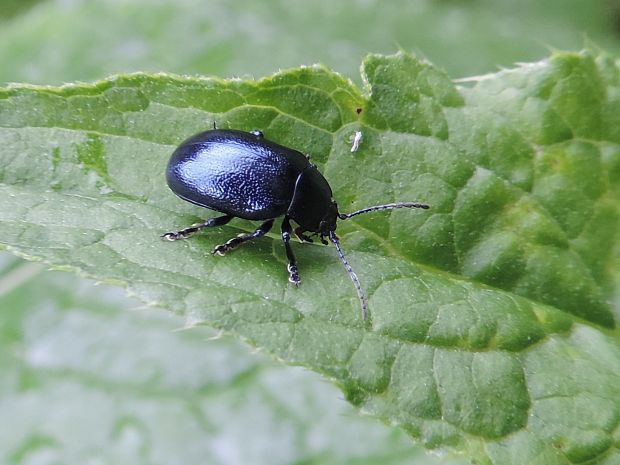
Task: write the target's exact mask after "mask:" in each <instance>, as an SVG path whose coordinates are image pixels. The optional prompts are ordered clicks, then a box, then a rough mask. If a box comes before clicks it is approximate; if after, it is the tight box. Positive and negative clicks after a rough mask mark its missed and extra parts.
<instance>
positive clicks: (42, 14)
mask: <svg viewBox="0 0 620 465" xmlns="http://www.w3.org/2000/svg"><path fill="white" fill-rule="evenodd" d="M567 3H570V5H568V4H567ZM31 4H32V5H31ZM204 5H205V3H204V2H198V1H179V2H174V3H173V2H163V1H162V2H148V6H147V2H141V1H131V2H130V1H106V2H86V1H84V2H79V1H72V2H67V1H65V2H61V1H58V2H54V1H43V2H38V3H36V4H34V2H29V3H27V4H26V3H23V2H13V3H10V2H7V3H5V4H3V7H4V8H5V12H4V16H3V18H4V19H3V20H2V22H1V23H0V63H2V67H0V80H1V81H25V82H37V83H44V84H53V83H59V82H64V81H74V80H92V79H97V78H100V77H103V76H105V75H107V74H110V73H114V72H121V71H122V72H126V71H134V70H136V71H137V70H140V71H160V70H162V71H171V72H178V73H203V74H213V75H219V76H223V77H225V76H229V75H241V76H247V75H253V76H257V77H259V76H261V75H263V74H270V73H271V72H273V71H275V70H277V69H278V68H282V67H288V66H296V65H299V64H307V63H312V62H315V61H321V62H323V63H325V64H327V65H329V66H331V67H333V68H334V69H336V70H338V71H341V72H343V73H345V74H346V75H348V76H350V77H351V78H352V79H354V80H359V73H358V71H357V68H358V66H359V63H360V61H361V58H362V56H363V55H365V54H366V53H367V52H368V51H376V52H392V51H393V50H394V49H395V48H396V47H397V46H399V47H402V48H404V49H407V50H412V49H413V50H416V51H419V52H420V53H421V54H423V55H425V56H427V57H428V58H430V59H431V60H432V61H434V62H435V63H437V64H439V65H441V66H444V67H445V68H446V69H447V70H448V71H449V73H450V75H451V76H452V77H455V78H456V77H463V76H466V75H469V74H483V73H486V72H490V71H493V70H494V69H495V67H496V66H497V65H504V66H509V65H511V63H512V62H513V61H515V60H518V61H528V60H533V59H536V58H539V57H542V56H545V55H546V54H547V49H546V45H549V46H554V47H558V48H576V47H580V46H581V44H582V41H583V36H582V35H581V33H582V32H584V31H585V32H587V34H588V36H589V37H591V38H592V39H594V40H595V41H596V42H598V43H600V44H604V45H605V46H606V47H607V48H609V49H612V50H616V52H617V51H619V50H620V49H619V48H618V45H617V41H616V38H615V32H614V26H615V20H614V15H615V13H616V10H615V7H614V5H613V4H612V3H610V2H581V1H571V2H566V1H556V2H534V1H531V2H526V1H524V2H519V3H518V4H516V3H515V2H509V1H505V2H483V1H467V2H466V1H462V2H458V1H434V2H430V1H429V2H402V4H399V2H390V3H389V4H388V5H385V4H382V2H371V1H367V2H361V1H360V2H338V3H337V4H334V2H312V4H310V5H308V2H284V1H282V2H275V1H274V2H271V3H270V4H269V5H268V4H266V3H261V4H260V6H259V4H256V3H255V2H249V1H248V2H243V1H241V2H235V3H234V4H233V5H230V2H209V5H208V8H207V7H205V6H204ZM386 31H390V34H386ZM437 31H441V33H440V34H438V33H437ZM38 271H39V270H38V269H37V268H36V265H32V264H24V263H21V262H18V261H15V260H14V259H11V258H5V259H4V262H3V267H2V278H1V280H0V298H1V299H2V300H1V301H0V308H1V309H3V312H2V313H0V322H1V329H2V335H1V336H0V341H2V345H3V349H5V348H6V350H3V351H2V352H3V357H2V364H3V370H2V371H3V376H2V379H1V380H0V389H2V390H3V391H2V392H3V395H2V397H3V398H4V399H5V403H4V406H5V408H4V409H3V412H6V415H4V416H3V418H4V419H5V420H0V431H4V432H5V433H7V434H0V438H3V439H0V441H3V440H4V441H6V444H4V445H3V446H4V447H1V448H0V449H1V450H3V451H9V452H8V454H7V455H6V457H5V458H6V461H7V462H8V463H29V462H30V461H36V460H38V461H41V463H53V462H54V461H57V462H64V463H83V462H84V461H85V460H86V459H89V458H91V459H92V458H94V457H95V458H99V459H101V460H103V461H107V462H109V463H115V462H116V463H118V462H119V461H121V459H125V460H127V459H131V461H132V462H133V463H153V462H154V463H175V462H174V460H177V461H178V463H198V460H199V459H197V457H200V459H203V458H204V457H205V456H207V457H212V460H213V461H212V462H211V463H261V460H264V459H265V455H266V452H265V451H269V454H270V455H269V462H262V463H291V462H299V463H302V462H303V463H329V461H333V463H347V461H349V462H350V463H411V460H412V458H413V457H415V456H416V455H417V454H418V452H417V451H415V450H413V449H412V448H411V447H410V444H409V442H408V440H407V439H406V438H403V435H402V433H400V432H399V431H396V430H390V429H389V428H387V427H381V426H380V425H377V424H375V423H373V422H370V421H366V420H359V419H357V417H356V416H355V414H353V413H351V411H350V410H348V408H347V406H346V405H345V404H344V403H343V402H334V399H337V398H338V393H337V391H336V390H335V389H333V388H332V387H331V386H329V385H327V384H326V383H323V382H321V381H319V380H318V379H317V377H316V376H314V375H313V374H310V373H307V372H304V371H302V370H295V369H291V368H286V369H283V368H280V367H277V366H274V365H273V364H272V363H271V362H269V361H267V360H264V359H263V358H260V357H256V356H248V355H247V354H246V352H247V351H245V350H244V349H243V348H240V347H239V345H238V344H237V343H234V342H232V341H230V340H218V341H211V342H209V343H205V342H204V339H206V338H207V337H209V336H211V335H212V334H209V333H208V332H206V331H202V332H201V331H198V330H195V329H194V330H191V331H181V332H175V333H169V332H168V331H167V329H170V330H171V329H174V328H179V327H182V326H183V322H181V321H178V320H175V319H174V318H172V317H164V316H162V315H161V314H156V315H154V314H153V311H144V310H140V311H139V313H136V312H124V311H119V309H120V308H121V307H130V308H133V309H134V310H135V307H136V306H137V304H135V303H129V302H127V301H126V300H125V299H124V298H122V297H120V296H118V294H117V293H115V292H114V291H111V290H104V291H92V292H91V291H90V290H88V291H86V289H89V288H88V286H87V285H85V284H83V283H81V282H79V281H77V280H76V279H75V278H72V277H70V276H68V275H62V276H59V275H56V276H53V275H52V274H51V273H43V274H42V273H38ZM137 335H138V336H137ZM67 340H69V341H72V342H71V344H70V345H66V341H67ZM136 348H139V349H140V350H136ZM145 348H147V350H145ZM182 360H183V361H186V360H200V363H195V364H192V365H191V366H187V364H186V362H183V363H181V361H182ZM203 364H204V365H203ZM300 396H301V397H302V398H303V400H300ZM50 399H52V401H51V402H50ZM130 403H131V405H132V406H133V407H132V409H134V411H133V412H132V415H129V416H127V417H125V416H124V415H123V414H121V412H126V411H127V409H128V404H130ZM92 405H102V406H103V407H101V409H94V410H93V409H89V408H88V407H89V406H92ZM316 405H321V406H324V407H323V408H321V409H320V410H319V407H314V406H316ZM331 405H333V407H330V406H331ZM338 409H341V410H338ZM231 411H234V412H236V413H235V415H233V414H231ZM316 411H320V412H321V414H320V415H318V417H319V418H318V419H317V415H315V413H316ZM335 411H336V412H337V411H341V412H344V415H343V416H339V415H338V414H333V413H334V412H335ZM42 412H44V413H45V414H44V415H43V417H44V421H41V416H42ZM69 413H70V414H69ZM330 414H331V415H330ZM17 418H19V419H20V421H19V422H17V423H16V422H15V419H17ZM6 419H10V420H9V421H7V420H6ZM249 419H251V420H249ZM256 419H260V420H258V421H259V422H260V427H256V428H251V429H250V431H248V430H246V429H245V428H250V427H251V426H254V425H255V424H256V422H257V420H256ZM248 423H251V425H249V424H248ZM102 424H104V425H105V428H104V431H105V434H103V433H100V435H97V434H92V432H93V430H98V429H101V425H102ZM153 425H156V426H155V427H154V426H153ZM76 428H79V429H80V431H77V430H76ZM205 432H207V433H208V434H205ZM258 433H262V434H258ZM75 437H80V438H82V440H81V441H75V440H70V439H69V438H75ZM205 437H210V438H215V439H213V441H205V440H204V438H205ZM274 437H278V438H280V439H279V441H278V444H285V447H281V448H279V450H278V453H279V455H278V456H276V457H274V456H273V455H272V451H273V438H274ZM282 437H284V439H281V438H282ZM248 438H251V439H252V442H251V443H248ZM360 438H363V439H362V440H360ZM111 439H112V440H111ZM180 443H185V444H188V445H189V446H191V447H189V446H188V447H184V448H183V450H182V454H186V455H179V453H180V452H179V449H178V445H179V444H180ZM235 454H236V455H235ZM362 457H363V458H362ZM3 458H4V457H3ZM423 460H424V463H428V461H427V460H428V459H423ZM218 461H219V462H218Z"/></svg>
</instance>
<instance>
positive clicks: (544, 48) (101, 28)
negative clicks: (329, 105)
mask: <svg viewBox="0 0 620 465" xmlns="http://www.w3.org/2000/svg"><path fill="white" fill-rule="evenodd" d="M22 2H23V0H22ZM615 3H617V2H616V0H588V1H583V0H546V1H544V2H541V1H538V0H520V1H518V2H515V1H514V0H462V1H459V0H427V1H420V0H417V1H409V0H392V1H390V2H385V1H381V0H363V1H362V0H340V1H338V2H333V1H330V0H314V1H312V2H308V1H300V0H267V1H262V2H260V3H257V2H254V1H252V0H238V1H235V2H230V1H226V0H209V1H207V2H205V1H203V0H175V1H170V0H156V1H153V0H72V1H70V2H68V1H66V0H46V1H45V2H44V3H43V4H41V5H39V6H37V7H36V8H34V9H33V10H32V11H30V12H29V13H28V14H26V15H23V16H21V17H19V18H16V19H15V20H14V21H12V22H11V23H7V24H6V25H3V27H2V28H0V63H2V66H1V67H0V82H3V81H14V82H35V83H42V84H51V83H62V82H69V81H76V80H94V79H99V78H101V76H106V75H109V74H112V73H125V72H131V71H142V72H144V71H147V72H148V71H153V72H156V71H166V72H176V73H180V74H186V73H200V74H211V75H217V76H248V75H254V76H261V75H267V74H270V73H272V72H273V71H274V70H277V69H282V68H287V67H296V66H299V65H301V64H305V65H309V64H313V63H323V64H326V65H328V66H329V67H330V68H332V69H335V70H336V71H339V72H342V73H345V74H347V75H350V76H354V78H357V69H358V67H359V62H360V61H361V59H362V58H363V57H364V56H365V55H366V54H367V53H368V52H377V53H394V52H395V51H396V50H397V49H399V48H402V49H404V50H412V51H416V52H418V53H420V54H424V55H425V56H427V57H428V58H429V59H430V60H432V61H433V62H434V63H436V64H438V65H440V66H442V67H443V68H445V69H447V70H448V72H449V73H450V75H452V76H467V75H472V74H480V73H485V72H488V71H492V70H495V69H497V67H498V66H511V65H512V64H513V63H514V62H515V61H519V62H523V61H533V60H537V59H540V58H541V57H544V56H546V55H547V54H548V49H549V48H550V47H555V48H559V49H575V48H580V47H582V46H583V42H584V38H585V37H589V38H590V39H592V40H593V41H595V42H596V43H598V44H600V45H601V46H604V47H606V48H607V49H609V50H611V51H613V52H614V53H615V54H620V41H618V36H617V31H614V27H615V26H616V25H617V23H618V20H617V19H614V18H617V17H618V15H619V11H620V8H618V6H617V5H615V7H614V4H615Z"/></svg>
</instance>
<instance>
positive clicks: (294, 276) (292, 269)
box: [282, 216, 312, 286]
mask: <svg viewBox="0 0 620 465" xmlns="http://www.w3.org/2000/svg"><path fill="white" fill-rule="evenodd" d="M291 231H292V228H291V223H290V222H289V218H288V216H285V217H284V219H283V220H282V242H284V249H285V250H286V258H287V259H288V264H287V265H286V270H287V271H288V280H289V282H291V283H293V284H294V285H295V286H299V284H300V283H301V278H300V277H299V271H298V270H297V260H295V255H294V254H293V249H292V248H291V242H290V241H291ZM295 233H297V230H296V231H295ZM298 237H299V235H298ZM302 237H303V235H302ZM309 242H312V241H309Z"/></svg>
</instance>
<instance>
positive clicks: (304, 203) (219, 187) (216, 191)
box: [162, 128, 429, 320]
mask: <svg viewBox="0 0 620 465" xmlns="http://www.w3.org/2000/svg"><path fill="white" fill-rule="evenodd" d="M166 179H167V181H168V186H169V187H170V189H171V190H172V191H173V192H174V193H175V194H176V195H178V196H179V197H181V198H182V199H184V200H187V201H188V202H191V203H194V204H196V205H200V206H202V207H206V208H209V209H212V210H217V211H219V212H221V213H224V216H218V217H215V218H210V219H208V220H206V221H205V222H204V223H198V224H194V225H192V226H190V227H189V228H185V229H182V230H180V231H177V232H169V233H166V234H163V235H162V237H163V238H165V239H168V240H171V241H175V240H177V239H185V238H187V237H189V236H191V235H192V234H194V233H195V232H197V231H200V230H201V229H202V228H209V227H213V226H221V225H224V224H226V223H228V222H229V221H230V220H231V219H233V218H235V217H236V218H243V219H247V220H263V221H264V222H263V223H262V224H261V225H260V226H259V227H258V228H257V229H256V230H255V231H254V232H252V233H244V234H239V235H238V236H237V237H234V238H233V239H231V240H229V241H228V242H226V243H225V244H222V245H218V246H217V247H215V248H214V249H213V253H214V254H218V255H224V254H225V253H226V252H228V251H229V250H231V249H234V248H235V247H238V246H239V245H241V244H243V243H244V242H247V241H249V240H252V239H256V238H258V237H261V236H264V235H265V234H266V233H268V232H269V230H270V229H271V227H272V226H273V223H274V221H275V218H277V217H279V216H282V215H284V219H283V220H282V241H283V242H284V247H285V250H286V256H287V258H288V273H289V281H290V282H292V283H293V284H295V285H296V286H298V285H299V283H300V281H301V280H300V278H299V273H298V270H297V263H296V261H295V255H293V250H292V249H291V245H290V238H291V232H292V231H293V229H292V227H291V220H293V221H294V222H295V223H297V224H298V225H299V227H297V228H295V230H294V231H295V234H296V236H297V237H298V238H299V240H300V241H302V242H312V239H311V238H310V237H309V236H308V235H306V234H305V233H306V232H309V233H312V234H311V235H318V236H319V238H320V241H321V242H322V243H323V244H327V241H326V240H325V238H326V237H329V239H330V240H331V241H332V242H333V243H334V245H335V246H336V250H337V251H338V256H339V257H340V260H341V261H342V263H343V264H344V266H345V268H346V269H347V271H348V272H349V275H350V276H351V279H352V280H353V283H354V285H355V289H356V290H357V295H358V297H359V300H360V303H361V307H362V317H363V319H364V320H366V319H367V318H368V304H367V302H366V297H365V296H364V292H363V290H362V287H361V285H360V282H359V279H358V278H357V275H356V274H355V272H354V271H353V269H352V268H351V266H350V265H349V263H348V262H347V260H346V258H345V256H344V253H343V251H342V248H341V247H340V242H339V240H338V236H336V220H337V219H341V220H346V219H348V218H351V217H353V216H357V215H361V214H362V213H368V212H371V211H375V210H387V209H392V208H405V207H406V208H424V209H427V208H429V207H428V205H424V204H421V203H417V202H399V203H391V204H386V205H377V206H374V207H368V208H364V209H362V210H358V211H356V212H353V213H348V214H346V213H340V212H338V206H337V205H336V202H335V201H334V200H333V198H332V190H331V188H330V186H329V184H328V183H327V181H326V180H325V178H324V177H323V175H322V174H321V173H320V172H319V171H318V170H317V168H316V166H314V165H313V164H312V163H310V161H309V159H308V157H306V156H305V155H303V154H302V153H300V152H298V151H297V150H293V149H290V148H288V147H284V146H282V145H278V144H276V143H274V142H271V141H268V140H266V139H265V138H264V137H263V134H262V132H260V131H252V132H244V131H236V130H231V129H215V128H214V129H213V130H210V131H205V132H201V133H200V134H196V135H195V136H193V137H190V138H189V139H187V140H186V141H185V142H183V143H182V144H181V145H180V146H179V147H178V148H177V149H176V150H175V151H174V153H173V154H172V157H171V158H170V161H169V162H168V168H167V171H166Z"/></svg>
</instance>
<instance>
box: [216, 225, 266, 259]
mask: <svg viewBox="0 0 620 465" xmlns="http://www.w3.org/2000/svg"><path fill="white" fill-rule="evenodd" d="M273 221H274V220H267V221H265V222H264V223H263V224H261V225H260V226H259V227H258V228H256V231H254V232H252V233H242V234H239V235H237V237H233V238H232V239H231V240H229V241H228V242H226V243H225V244H221V245H218V246H216V247H215V248H214V249H213V251H212V252H211V253H212V254H213V255H224V254H225V253H226V252H228V251H229V250H232V249H234V248H236V247H239V246H240V245H241V244H243V243H244V242H247V241H251V240H252V239H257V238H259V237H262V236H264V235H265V234H267V233H268V232H269V230H270V229H271V227H272V226H273Z"/></svg>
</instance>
